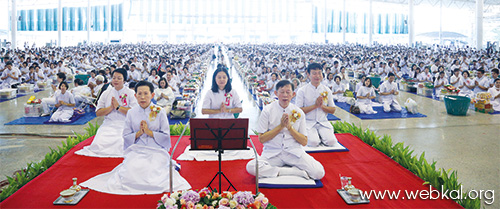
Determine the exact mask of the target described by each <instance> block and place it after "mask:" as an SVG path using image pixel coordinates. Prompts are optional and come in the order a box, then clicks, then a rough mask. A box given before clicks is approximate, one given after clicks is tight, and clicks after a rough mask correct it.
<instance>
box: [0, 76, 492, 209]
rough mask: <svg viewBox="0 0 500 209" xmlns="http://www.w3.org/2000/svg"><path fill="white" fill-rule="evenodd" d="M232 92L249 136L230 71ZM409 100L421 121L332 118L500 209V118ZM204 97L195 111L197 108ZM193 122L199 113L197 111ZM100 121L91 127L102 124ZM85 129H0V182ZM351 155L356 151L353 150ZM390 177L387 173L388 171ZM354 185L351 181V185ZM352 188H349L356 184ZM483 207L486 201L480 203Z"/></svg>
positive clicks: (3, 106) (7, 111)
mask: <svg viewBox="0 0 500 209" xmlns="http://www.w3.org/2000/svg"><path fill="white" fill-rule="evenodd" d="M207 74H208V75H209V76H208V77H207V79H206V85H205V88H204V89H203V90H202V94H201V95H203V94H204V93H203V92H206V91H208V88H209V86H210V84H211V76H212V74H211V71H209V72H208V73H207ZM231 74H232V77H233V87H234V88H235V89H236V90H237V91H238V94H239V95H240V97H241V98H242V99H243V113H242V114H241V115H240V117H242V118H249V119H250V127H249V128H250V130H252V129H255V126H256V123H257V120H258V115H259V113H260V111H259V109H258V108H257V107H256V106H255V104H254V102H253V99H252V97H251V95H250V94H249V93H248V92H247V90H246V89H245V88H244V87H243V85H242V80H241V78H240V77H239V76H238V75H237V74H236V73H235V72H234V71H233V72H231ZM48 94H49V91H43V92H38V93H35V96H36V97H37V98H43V97H46V96H48ZM407 98H412V99H414V100H415V101H416V102H417V103H418V104H419V111H420V112H421V113H422V114H425V115H427V117H425V118H410V119H384V120H360V119H358V118H357V117H355V116H353V115H351V114H349V113H348V112H346V111H344V110H342V109H340V108H338V109H337V111H336V112H335V115H336V116H337V117H339V118H341V119H342V120H343V121H347V122H352V123H354V124H357V125H359V126H362V127H363V128H369V129H370V130H373V131H375V132H376V133H377V134H378V135H384V134H387V135H390V136H392V140H393V143H397V142H404V143H405V145H410V147H411V148H412V149H414V150H415V153H414V154H418V155H420V154H421V153H422V152H425V156H426V158H427V160H428V161H432V160H436V161H437V167H439V168H444V169H446V170H448V169H453V170H457V171H458V177H459V181H460V182H462V183H463V185H464V189H475V190H477V191H479V190H495V191H497V193H496V194H495V202H494V204H493V205H485V206H486V207H487V208H490V207H491V208H500V204H499V203H498V201H500V195H499V193H500V181H499V179H500V166H499V165H500V146H499V143H500V137H499V136H500V115H489V114H483V113H477V112H474V111H470V110H469V112H468V115H467V116H465V117H459V116H451V115H448V114H446V109H445V106H444V103H443V102H440V101H435V100H432V99H428V98H425V97H421V96H417V95H413V94H409V93H405V92H401V93H400V94H399V96H398V99H399V101H400V102H401V103H402V102H403V101H405V100H406V99H407ZM27 99H28V96H24V97H20V98H17V99H14V100H10V101H6V102H1V103H0V124H4V123H7V122H9V121H11V120H14V119H17V118H19V117H21V116H22V115H23V105H24V103H25V102H26V100H27ZM202 101H203V97H202V98H200V100H199V103H198V106H201V102H202ZM195 112H196V113H197V117H206V116H204V115H201V111H200V110H198V109H197V110H196V111H195ZM102 120H103V119H102V118H96V119H94V120H92V121H91V122H92V123H96V121H97V123H99V124H100V123H102ZM85 127H87V125H80V126H68V125H66V126H61V125H41V126H18V125H14V126H11V125H9V126H5V125H2V126H0V165H1V167H0V180H3V179H5V176H6V175H11V174H12V173H13V172H14V171H15V170H18V169H21V168H23V167H25V166H26V163H28V162H32V161H33V162H37V161H40V160H41V159H42V158H43V157H44V155H45V154H46V153H47V152H48V151H49V147H54V148H55V147H56V146H58V145H60V144H61V140H63V139H65V138H66V137H67V136H72V135H74V133H84V132H85V131H84V128H85ZM354 149H355V148H354ZM387 172H388V175H390V171H387ZM353 181H354V182H355V180H353ZM354 182H353V183H354ZM483 202H484V201H483Z"/></svg>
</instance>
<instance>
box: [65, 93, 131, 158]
mask: <svg viewBox="0 0 500 209" xmlns="http://www.w3.org/2000/svg"><path fill="white" fill-rule="evenodd" d="M125 94H126V95H127V97H126V99H125V100H126V102H124V100H122V99H120V96H121V95H125ZM134 94H135V93H134V91H133V90H131V89H129V88H126V87H123V88H122V89H121V90H120V91H117V90H116V89H115V88H113V87H111V86H110V88H108V89H106V91H104V93H103V94H102V95H101V97H100V98H99V101H98V103H97V108H96V111H97V110H99V109H101V108H106V107H109V106H111V98H112V97H115V98H116V100H118V103H120V105H121V106H123V107H134V106H135V105H137V100H136V99H135V97H134ZM125 103H126V104H125ZM124 125H125V115H124V114H122V113H121V112H119V111H118V110H113V111H111V113H109V114H108V115H106V116H104V122H103V123H102V125H101V126H100V127H99V129H98V130H97V133H96V135H95V137H94V141H93V142H92V144H91V145H89V146H86V147H84V148H83V149H81V150H78V151H76V152H75V154H78V155H85V156H91V157H123V137H122V132H123V127H124Z"/></svg>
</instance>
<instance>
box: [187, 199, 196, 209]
mask: <svg viewBox="0 0 500 209" xmlns="http://www.w3.org/2000/svg"><path fill="white" fill-rule="evenodd" d="M187 208H189V209H194V203H193V202H191V201H189V202H188V203H187Z"/></svg>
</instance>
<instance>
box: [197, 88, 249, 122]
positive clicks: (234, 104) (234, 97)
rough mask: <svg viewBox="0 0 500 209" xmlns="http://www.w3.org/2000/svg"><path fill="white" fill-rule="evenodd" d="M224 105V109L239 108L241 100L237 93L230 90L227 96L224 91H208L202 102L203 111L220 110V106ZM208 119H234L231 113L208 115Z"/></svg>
mask: <svg viewBox="0 0 500 209" xmlns="http://www.w3.org/2000/svg"><path fill="white" fill-rule="evenodd" d="M222 103H224V104H225V105H226V108H228V109H232V108H241V100H240V97H239V96H238V93H236V91H235V90H234V89H232V90H231V91H230V92H229V93H228V94H226V91H225V90H219V92H213V91H212V90H209V91H208V92H207V95H205V99H204V100H203V106H202V108H203V109H212V110H214V109H220V106H221V104H222ZM208 117H209V118H234V115H233V113H217V114H210V115H209V116H208Z"/></svg>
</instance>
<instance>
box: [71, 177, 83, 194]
mask: <svg viewBox="0 0 500 209" xmlns="http://www.w3.org/2000/svg"><path fill="white" fill-rule="evenodd" d="M76 180H77V178H73V186H71V187H70V188H69V189H72V190H75V191H77V192H79V191H80V190H81V189H82V187H80V185H78V184H77V183H76Z"/></svg>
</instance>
